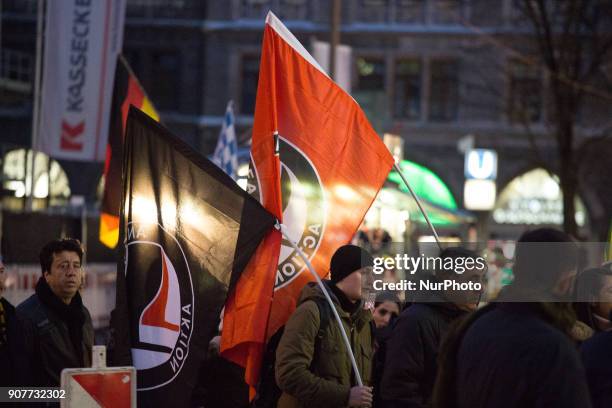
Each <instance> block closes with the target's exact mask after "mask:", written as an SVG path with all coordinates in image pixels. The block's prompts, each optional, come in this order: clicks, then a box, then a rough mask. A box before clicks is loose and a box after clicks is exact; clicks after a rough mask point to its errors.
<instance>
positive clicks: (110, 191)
mask: <svg viewBox="0 0 612 408" xmlns="http://www.w3.org/2000/svg"><path fill="white" fill-rule="evenodd" d="M130 105H134V106H135V107H137V108H138V109H141V110H142V111H143V112H145V113H146V114H147V115H149V116H150V117H152V118H153V119H155V120H159V114H158V113H157V111H156V110H155V108H154V107H153V104H152V103H151V101H150V100H149V98H148V97H147V94H146V93H145V91H144V89H143V88H142V86H141V85H140V83H139V82H138V79H137V78H136V75H134V73H133V72H132V70H131V68H130V66H129V64H128V63H127V61H126V60H125V58H123V56H119V58H118V59H117V69H116V73H115V85H114V88H113V99H112V105H111V114H110V124H109V126H108V145H107V146H106V161H105V163H104V197H103V198H102V208H101V210H100V233H99V239H100V242H102V243H103V244H104V245H106V246H107V247H109V248H115V247H116V246H117V241H118V239H119V209H120V206H121V163H122V160H123V137H124V133H125V122H126V120H127V115H128V111H129V109H130Z"/></svg>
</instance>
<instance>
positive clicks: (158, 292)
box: [112, 107, 275, 407]
mask: <svg viewBox="0 0 612 408" xmlns="http://www.w3.org/2000/svg"><path fill="white" fill-rule="evenodd" d="M123 178H124V187H123V200H122V211H121V231H122V234H121V235H122V238H123V243H124V247H123V255H124V257H123V260H122V261H121V262H120V264H119V266H118V273H117V300H116V308H115V311H114V312H113V324H112V325H113V329H114V331H115V333H116V336H115V339H116V342H117V344H116V346H115V350H113V356H114V358H113V364H115V365H116V364H128V365H130V364H131V365H134V366H135V367H136V369H137V375H138V381H137V387H138V391H139V393H138V401H139V404H140V405H142V406H164V407H165V406H190V398H191V395H192V390H193V388H194V387H195V385H196V381H197V378H198V371H199V368H200V364H201V362H202V360H203V358H204V357H205V356H206V352H207V349H208V342H209V341H210V339H211V338H212V336H213V335H215V333H216V330H217V326H218V323H219V317H220V316H219V314H220V312H221V310H222V307H223V305H224V303H225V301H226V297H227V294H228V291H232V288H233V287H234V286H235V284H236V282H237V280H238V278H239V277H240V275H241V273H242V271H243V269H244V268H245V267H246V265H247V263H248V262H249V260H250V258H251V256H252V255H253V253H254V252H255V250H256V248H257V246H258V245H259V243H260V242H261V240H262V239H263V238H264V236H265V235H266V234H267V233H268V231H269V230H270V229H271V228H273V226H274V223H275V218H274V217H273V216H272V215H271V214H270V213H269V212H267V211H266V210H265V209H264V208H263V207H262V206H261V205H260V204H259V203H258V202H257V201H256V200H255V199H253V198H252V197H250V196H249V195H248V194H247V193H246V192H244V191H243V190H242V189H241V188H240V187H239V186H238V185H237V184H236V183H235V182H234V181H233V180H232V179H231V178H230V177H229V176H227V175H226V174H225V173H224V172H223V171H222V170H221V169H219V168H218V167H217V166H215V165H214V164H213V163H212V162H210V161H209V160H207V159H205V158H204V157H202V156H201V155H199V154H198V153H197V152H195V151H193V150H192V149H191V148H189V147H188V146H187V145H186V144H185V143H183V142H182V141H180V140H179V139H177V138H176V137H174V136H173V135H172V134H171V133H170V132H169V131H167V130H166V129H165V128H163V127H162V126H161V125H160V124H158V123H157V122H155V121H154V120H153V119H151V118H150V117H149V116H147V115H146V114H144V113H143V112H141V111H140V110H138V109H136V108H134V107H131V108H130V111H129V115H128V120H127V129H126V140H125V154H124V161H123Z"/></svg>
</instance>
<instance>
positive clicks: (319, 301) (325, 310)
mask: <svg viewBox="0 0 612 408" xmlns="http://www.w3.org/2000/svg"><path fill="white" fill-rule="evenodd" d="M312 301H313V302H315V304H316V305H317V308H318V309H319V330H318V331H317V337H315V344H314V353H313V359H312V362H313V363H314V356H316V355H318V354H319V352H320V349H321V341H322V340H323V337H324V336H325V331H326V330H327V327H329V322H330V320H331V314H332V311H331V308H330V307H329V303H327V300H326V299H325V298H320V297H315V298H314V299H312Z"/></svg>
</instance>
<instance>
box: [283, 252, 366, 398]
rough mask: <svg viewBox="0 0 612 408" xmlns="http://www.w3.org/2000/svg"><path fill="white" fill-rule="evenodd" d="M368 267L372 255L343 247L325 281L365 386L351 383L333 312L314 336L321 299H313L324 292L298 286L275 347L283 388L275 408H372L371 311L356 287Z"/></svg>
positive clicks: (350, 372)
mask: <svg viewBox="0 0 612 408" xmlns="http://www.w3.org/2000/svg"><path fill="white" fill-rule="evenodd" d="M372 265H373V259H372V257H371V255H370V254H368V253H367V252H366V251H365V250H363V249H361V248H359V247H357V246H354V245H345V246H343V247H340V248H339V249H338V250H337V251H336V252H335V254H334V255H333V257H332V259H331V265H330V272H331V281H324V284H325V285H326V287H327V288H328V292H329V295H330V297H331V299H332V301H333V303H334V307H335V308H336V311H337V312H338V315H339V316H340V319H341V320H342V325H343V328H344V330H345V332H346V333H347V336H348V338H349V341H350V343H351V348H352V351H353V354H354V356H355V360H356V363H357V367H358V369H359V372H360V374H361V377H362V380H363V384H364V386H358V385H357V383H356V379H355V373H354V372H353V368H352V366H351V362H350V358H349V354H348V353H349V351H348V350H347V348H346V345H345V343H344V341H343V339H342V334H341V331H340V327H339V325H338V324H337V322H336V320H335V319H334V318H333V316H332V318H331V321H330V322H329V324H328V325H327V326H326V328H325V330H324V332H323V334H322V338H317V336H318V331H319V325H320V319H321V317H320V313H321V312H320V310H319V307H321V306H318V304H319V303H320V304H321V305H325V302H324V301H323V302H318V301H316V300H315V298H322V297H324V294H323V292H322V291H321V289H320V288H319V287H318V285H317V284H316V283H310V284H308V285H307V286H306V287H304V289H303V290H302V293H301V295H300V299H299V300H298V307H297V308H296V310H295V312H294V313H293V315H291V317H290V318H289V321H288V322H287V324H286V325H285V330H284V332H283V335H282V337H281V340H280V343H279V345H278V348H277V350H276V368H275V371H276V382H277V384H278V386H279V388H280V389H281V390H282V392H283V393H282V395H281V397H280V399H279V401H278V407H279V408H288V407H317V408H325V407H330V408H338V407H347V406H350V407H369V406H371V404H372V388H371V387H370V386H369V385H370V381H371V365H372V354H373V351H374V350H373V349H374V342H373V335H372V327H371V324H370V321H371V319H372V315H371V313H370V311H369V310H366V309H364V307H363V305H364V303H363V300H361V289H362V279H363V277H362V273H368V272H369V268H368V267H371V266H372ZM324 307H325V306H324ZM327 307H330V308H331V306H329V305H327Z"/></svg>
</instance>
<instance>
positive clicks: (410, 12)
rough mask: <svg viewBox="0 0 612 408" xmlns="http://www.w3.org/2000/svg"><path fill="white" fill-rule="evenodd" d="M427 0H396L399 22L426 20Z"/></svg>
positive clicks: (397, 20)
mask: <svg viewBox="0 0 612 408" xmlns="http://www.w3.org/2000/svg"><path fill="white" fill-rule="evenodd" d="M425 5H426V2H424V1H421V0H395V19H394V21H396V22H398V23H422V22H424V21H425Z"/></svg>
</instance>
